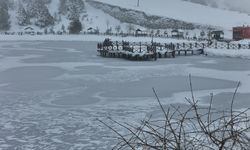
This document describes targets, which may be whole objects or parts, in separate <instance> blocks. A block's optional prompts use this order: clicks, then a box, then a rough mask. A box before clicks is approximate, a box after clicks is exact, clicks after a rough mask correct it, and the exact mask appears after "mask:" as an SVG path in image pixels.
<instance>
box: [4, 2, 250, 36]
mask: <svg viewBox="0 0 250 150" xmlns="http://www.w3.org/2000/svg"><path fill="white" fill-rule="evenodd" d="M20 1H21V0H20ZM20 1H16V0H15V3H16V4H15V7H13V8H14V9H12V10H9V14H10V16H11V17H10V18H11V19H10V21H11V28H10V31H20V30H23V29H24V28H25V27H27V26H31V27H33V28H35V30H36V31H41V32H43V31H44V29H45V28H44V27H42V28H41V27H37V26H36V25H34V24H31V25H26V26H20V25H18V23H17V19H16V16H17V10H18V2H20ZM25 1H28V0H25ZM83 1H84V3H85V10H84V12H82V13H81V15H80V21H81V22H82V24H83V32H86V31H87V29H89V28H94V29H98V30H99V31H100V32H105V31H106V30H107V29H108V28H112V30H113V31H112V32H116V31H115V30H116V28H117V27H118V26H120V28H121V29H120V31H123V32H127V31H128V28H129V25H130V24H134V25H133V26H134V27H133V28H134V29H136V28H137V27H140V28H141V29H147V30H148V29H150V28H153V27H154V28H155V29H158V28H164V29H166V28H173V27H175V28H185V27H186V28H188V29H192V28H197V27H200V26H202V27H215V28H217V27H218V28H222V29H225V30H227V31H230V30H231V28H232V27H233V26H241V25H250V16H249V15H248V14H246V13H239V12H236V11H230V10H229V9H227V10H225V9H224V8H225V7H226V6H227V5H224V8H223V9H219V8H212V7H210V6H205V5H200V4H197V3H193V2H195V0H187V1H186V0H154V1H152V0H140V3H139V6H137V2H138V1H137V0H83ZM189 1H192V2H189ZM204 1H205V0H204ZM241 1H242V2H243V4H244V0H241ZM93 2H98V3H100V5H101V7H96V6H94V5H93ZM59 3H60V0H51V2H50V3H48V4H47V7H48V10H49V12H50V14H51V16H53V17H54V18H55V17H57V21H55V24H54V25H53V26H48V27H46V28H48V29H49V30H50V29H53V30H54V31H55V32H56V31H59V30H61V29H62V26H65V28H66V29H67V27H68V25H69V23H70V20H68V18H67V16H66V15H63V14H60V13H59ZM230 4H233V3H230ZM247 4H248V3H247ZM107 5H109V6H114V7H113V8H110V7H106V6H107ZM120 8H122V9H120ZM105 9H106V10H107V9H109V12H108V13H107V11H105ZM124 10H126V11H129V12H130V13H128V14H126V13H123V12H122V11H124ZM118 11H121V12H120V13H119V14H118V15H119V17H117V12H118ZM112 13H113V14H112ZM114 14H116V15H114ZM126 15H127V16H126ZM126 17H127V20H129V21H127V20H126ZM131 17H132V20H131ZM143 17H144V20H143V21H141V22H138V20H140V19H141V18H143ZM58 18H59V19H58ZM124 18H125V19H124ZM152 18H153V19H152ZM157 18H158V19H157ZM133 19H134V20H133ZM147 19H148V20H147ZM166 22H167V23H166ZM165 24H167V25H165Z"/></svg>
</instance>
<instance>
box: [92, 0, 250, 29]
mask: <svg viewBox="0 0 250 150" xmlns="http://www.w3.org/2000/svg"><path fill="white" fill-rule="evenodd" d="M96 1H98V2H102V3H107V4H110V5H115V6H119V7H123V8H127V9H134V10H138V11H143V12H145V13H146V14H151V15H157V16H165V17H169V18H174V19H177V20H182V21H187V22H192V23H197V24H203V25H212V26H218V27H223V28H225V29H231V28H232V27H233V26H239V25H243V24H250V16H249V15H247V14H244V13H239V12H234V11H229V10H222V9H217V8H211V7H208V6H203V5H199V4H195V3H191V2H184V1H182V0H154V1H152V0H141V1H140V6H139V7H137V6H136V5H137V1H135V0H96Z"/></svg>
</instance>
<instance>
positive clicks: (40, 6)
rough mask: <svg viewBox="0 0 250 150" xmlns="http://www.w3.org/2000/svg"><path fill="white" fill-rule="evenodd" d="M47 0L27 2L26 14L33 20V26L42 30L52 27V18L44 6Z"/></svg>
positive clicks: (30, 0)
mask: <svg viewBox="0 0 250 150" xmlns="http://www.w3.org/2000/svg"><path fill="white" fill-rule="evenodd" d="M49 2H50V1H49V0H46V1H42V0H29V1H28V2H27V11H26V12H27V13H28V15H29V17H30V18H34V19H35V25H37V26H39V27H41V28H43V27H47V26H49V25H54V18H53V17H52V16H51V14H50V12H49V10H48V8H47V6H46V4H47V3H49Z"/></svg>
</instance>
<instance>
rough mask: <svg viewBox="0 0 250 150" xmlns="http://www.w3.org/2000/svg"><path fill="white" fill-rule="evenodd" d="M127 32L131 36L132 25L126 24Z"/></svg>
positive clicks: (133, 28)
mask: <svg viewBox="0 0 250 150" xmlns="http://www.w3.org/2000/svg"><path fill="white" fill-rule="evenodd" d="M127 30H128V33H129V34H131V32H132V31H133V30H135V27H134V26H133V25H132V24H128V25H127Z"/></svg>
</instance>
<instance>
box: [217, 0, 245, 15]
mask: <svg viewBox="0 0 250 150" xmlns="http://www.w3.org/2000/svg"><path fill="white" fill-rule="evenodd" d="M217 1H218V2H219V1H220V2H223V3H224V4H225V5H226V6H230V7H231V8H240V9H242V10H243V11H248V12H250V0H217Z"/></svg>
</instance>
